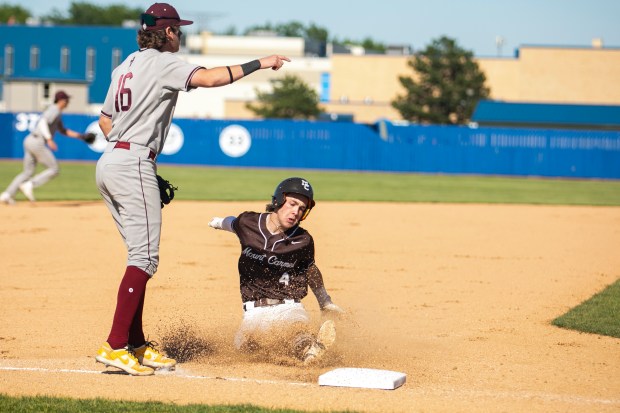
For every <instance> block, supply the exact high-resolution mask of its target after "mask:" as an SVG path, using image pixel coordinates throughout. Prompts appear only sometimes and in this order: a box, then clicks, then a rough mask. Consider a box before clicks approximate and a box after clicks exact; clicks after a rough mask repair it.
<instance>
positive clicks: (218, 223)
mask: <svg viewBox="0 0 620 413" xmlns="http://www.w3.org/2000/svg"><path fill="white" fill-rule="evenodd" d="M222 222H224V218H220V217H213V218H211V221H209V226H210V227H211V228H215V229H222Z"/></svg>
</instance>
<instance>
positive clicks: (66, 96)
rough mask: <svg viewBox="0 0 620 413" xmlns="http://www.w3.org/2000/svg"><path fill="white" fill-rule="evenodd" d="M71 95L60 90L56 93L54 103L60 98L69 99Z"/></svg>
mask: <svg viewBox="0 0 620 413" xmlns="http://www.w3.org/2000/svg"><path fill="white" fill-rule="evenodd" d="M70 97H71V96H69V95H67V94H66V93H65V92H64V91H63V90H59V91H58V92H56V94H55V95H54V103H56V102H58V101H59V100H63V99H67V100H69V98H70Z"/></svg>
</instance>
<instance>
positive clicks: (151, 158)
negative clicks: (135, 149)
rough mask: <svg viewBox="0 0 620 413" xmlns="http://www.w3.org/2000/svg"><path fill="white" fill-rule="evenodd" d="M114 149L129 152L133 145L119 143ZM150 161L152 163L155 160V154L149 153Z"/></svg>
mask: <svg viewBox="0 0 620 413" xmlns="http://www.w3.org/2000/svg"><path fill="white" fill-rule="evenodd" d="M114 148H118V149H127V150H129V149H130V148H131V143H129V142H121V141H118V142H116V143H115V144H114ZM149 159H150V160H152V161H154V160H155V152H153V151H149Z"/></svg>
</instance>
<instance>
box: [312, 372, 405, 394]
mask: <svg viewBox="0 0 620 413" xmlns="http://www.w3.org/2000/svg"><path fill="white" fill-rule="evenodd" d="M406 379H407V375H406V374H405V373H399V372H397V371H390V370H376V369H362V368H340V369H335V370H332V371H328V372H327V373H325V374H322V375H320V376H319V386H337V387H361V388H364V389H382V390H394V389H396V388H398V387H400V386H402V385H403V384H405V380H406Z"/></svg>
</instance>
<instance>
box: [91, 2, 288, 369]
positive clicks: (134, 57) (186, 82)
mask: <svg viewBox="0 0 620 413" xmlns="http://www.w3.org/2000/svg"><path fill="white" fill-rule="evenodd" d="M189 24H192V22H191V21H188V20H182V19H181V18H180V17H179V14H178V13H177V11H176V9H175V8H174V7H172V6H171V5H169V4H166V3H154V4H153V5H151V7H149V8H148V10H146V12H145V13H144V14H142V29H141V30H140V31H139V32H138V45H139V47H140V50H138V51H136V52H134V53H132V54H131V55H129V56H128V57H127V59H125V61H124V62H123V63H121V65H119V66H118V67H117V68H116V69H115V70H114V72H113V73H112V82H111V84H110V87H109V89H108V94H107V96H106V99H105V102H104V104H103V108H102V110H101V115H100V117H99V125H100V127H101V130H102V131H103V133H104V135H105V136H106V139H107V140H108V141H109V144H108V146H107V147H106V149H105V151H104V153H103V154H102V156H101V158H100V159H99V161H98V162H97V186H98V188H99V192H100V193H101V196H102V197H103V200H104V202H105V204H106V205H107V207H108V209H109V210H110V213H111V214H112V217H113V218H114V222H115V223H116V226H117V228H118V230H119V232H120V234H121V236H122V238H123V240H124V242H125V245H126V247H127V255H128V257H127V268H126V270H125V274H124V276H123V278H122V280H121V283H120V286H119V289H118V296H117V302H116V310H115V313H114V319H113V322H112V328H111V330H110V334H109V335H108V339H107V341H106V342H105V343H104V344H103V345H102V346H101V348H100V349H99V350H98V351H97V356H96V360H97V361H99V362H101V363H103V364H105V365H106V366H113V367H118V368H120V369H122V370H124V371H126V372H127V373H129V374H132V375H151V374H153V372H154V369H157V368H160V367H163V368H170V367H173V366H174V365H175V364H176V361H175V360H173V359H171V358H168V357H166V356H165V355H163V354H161V353H160V352H158V351H157V349H156V348H155V345H154V343H152V342H147V341H146V339H145V336H144V332H143V329H142V312H143V308H144V298H145V292H146V284H147V281H148V280H149V279H150V278H151V277H152V276H153V275H154V274H155V272H156V271H157V266H158V264H159V241H160V232H161V222H162V213H161V207H160V193H159V187H158V184H157V165H156V159H157V155H158V154H159V153H160V152H161V150H162V148H163V146H164V142H165V140H166V136H167V134H168V129H169V128H170V123H171V121H172V115H173V112H174V108H175V105H176V101H177V96H178V93H179V92H180V91H189V90H191V89H193V88H196V87H214V86H224V85H228V84H230V83H232V82H233V81H235V80H237V79H240V78H242V77H243V76H247V75H249V74H250V73H252V72H254V71H256V70H258V69H266V68H271V69H273V70H278V69H280V67H282V65H283V64H284V61H289V59H288V58H287V57H285V56H280V55H273V56H269V57H265V58H262V59H260V60H253V61H251V62H249V63H245V64H243V65H237V66H223V67H214V68H211V69H205V68H203V67H200V66H196V65H193V64H190V63H187V62H184V61H182V60H181V59H179V58H177V57H176V56H175V55H174V53H176V52H178V51H179V46H180V41H181V35H182V33H181V28H180V26H185V25H189Z"/></svg>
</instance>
